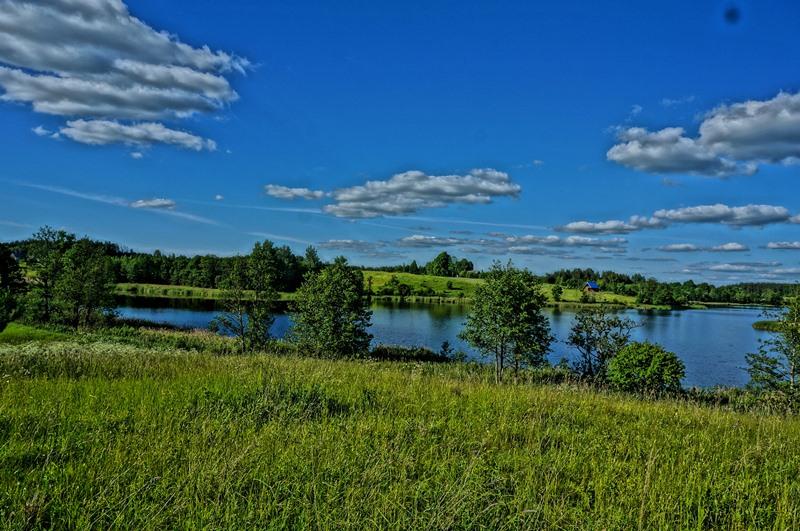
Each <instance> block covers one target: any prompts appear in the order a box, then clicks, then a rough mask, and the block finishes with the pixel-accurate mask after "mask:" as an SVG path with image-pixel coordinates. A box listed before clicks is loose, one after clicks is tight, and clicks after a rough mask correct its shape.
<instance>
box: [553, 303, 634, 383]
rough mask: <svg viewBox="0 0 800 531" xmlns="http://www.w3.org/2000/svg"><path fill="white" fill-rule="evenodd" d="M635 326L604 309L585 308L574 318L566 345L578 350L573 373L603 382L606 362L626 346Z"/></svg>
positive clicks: (630, 321) (631, 322) (628, 320)
mask: <svg viewBox="0 0 800 531" xmlns="http://www.w3.org/2000/svg"><path fill="white" fill-rule="evenodd" d="M637 326H638V325H637V324H636V323H635V322H634V321H632V320H630V319H627V318H622V317H619V316H617V315H614V314H612V313H609V312H608V311H607V310H606V309H605V308H585V309H582V310H580V311H579V312H578V313H577V314H576V315H575V320H574V321H573V323H572V328H571V330H570V333H569V338H568V339H567V343H568V344H569V345H572V346H573V347H575V348H576V349H577V350H578V353H579V355H580V359H579V360H578V361H577V362H576V363H575V367H574V368H575V371H576V372H577V373H578V374H580V375H581V376H582V377H584V378H590V379H595V380H598V381H603V380H604V379H605V374H606V367H607V366H608V362H609V361H611V359H612V358H613V357H614V356H615V355H616V354H617V352H619V351H620V349H622V347H624V346H625V345H627V344H628V341H629V340H630V335H631V331H632V330H633V329H634V328H636V327H637Z"/></svg>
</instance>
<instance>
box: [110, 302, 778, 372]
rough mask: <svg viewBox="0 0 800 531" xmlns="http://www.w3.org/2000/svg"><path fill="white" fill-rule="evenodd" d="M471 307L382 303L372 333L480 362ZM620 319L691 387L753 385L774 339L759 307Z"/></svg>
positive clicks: (201, 320)
mask: <svg viewBox="0 0 800 531" xmlns="http://www.w3.org/2000/svg"><path fill="white" fill-rule="evenodd" d="M118 304H119V306H120V307H119V308H118V310H119V312H120V314H121V315H122V316H123V317H131V318H137V319H146V320H149V321H154V322H164V323H170V324H175V325H179V326H188V327H194V328H206V327H207V326H208V324H209V323H210V322H211V320H212V319H213V318H214V316H215V315H216V314H217V312H218V311H219V308H218V307H217V306H216V305H215V303H214V301H206V300H194V299H155V298H142V297H136V298H121V299H120V300H119V301H118ZM467 309H468V307H467V306H465V305H460V304H438V305H433V304H420V303H411V302H405V303H400V302H385V301H380V302H375V303H374V304H373V306H372V310H373V316H372V328H371V330H370V331H371V333H372V334H373V336H375V341H376V342H380V343H386V344H395V345H405V346H418V345H422V346H426V347H428V348H431V349H434V350H438V349H439V347H440V346H441V344H442V342H443V341H449V342H450V344H451V345H452V346H453V347H454V348H455V349H456V350H459V349H460V350H464V351H465V352H467V354H469V355H470V356H472V357H477V353H476V352H475V351H473V350H472V349H471V348H470V347H469V345H467V344H466V343H464V342H463V341H461V340H459V339H458V333H459V332H460V331H461V329H462V327H463V324H464V320H465V319H466V314H467ZM574 314H575V312H574V310H573V309H569V308H564V309H548V310H547V315H548V318H549V319H550V323H551V326H552V329H553V334H554V335H555V336H556V338H557V341H556V342H555V343H554V344H553V347H552V352H551V354H550V356H549V359H550V361H552V362H553V363H557V362H558V361H559V360H561V359H562V358H566V359H568V360H571V359H573V357H574V352H573V350H572V349H571V348H569V346H568V345H567V344H566V343H565V341H566V339H567V337H568V336H569V328H570V326H571V325H572V319H573V317H574ZM619 314H620V315H621V316H624V317H628V318H630V319H633V320H634V321H636V322H637V323H639V325H640V326H639V328H637V329H636V330H634V332H633V337H634V339H636V340H640V341H642V340H649V341H652V342H656V343H660V344H662V345H664V347H665V348H667V349H669V350H672V351H673V352H675V353H676V354H678V355H679V356H680V357H681V358H682V359H683V361H684V363H685V364H686V379H685V380H684V384H685V385H688V386H693V385H698V386H704V387H708V386H713V385H744V384H745V383H747V373H746V371H745V370H744V367H745V359H744V357H745V354H747V353H748V352H753V351H755V350H756V349H757V348H758V339H759V338H760V337H764V336H765V335H766V333H765V332H759V331H756V330H753V328H752V323H753V322H754V321H757V320H758V319H759V318H760V315H761V310H760V309H758V308H720V309H712V310H683V311H652V310H648V311H641V310H620V311H619ZM290 326H291V319H290V318H289V316H288V315H286V314H281V315H279V316H278V317H277V318H276V320H275V325H274V327H273V334H275V335H276V336H277V337H283V336H284V335H285V334H286V332H287V331H288V329H289V327H290Z"/></svg>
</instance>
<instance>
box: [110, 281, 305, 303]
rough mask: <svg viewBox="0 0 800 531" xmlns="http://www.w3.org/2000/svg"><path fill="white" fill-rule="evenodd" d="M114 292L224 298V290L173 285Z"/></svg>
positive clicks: (128, 286)
mask: <svg viewBox="0 0 800 531" xmlns="http://www.w3.org/2000/svg"><path fill="white" fill-rule="evenodd" d="M114 292H115V293H116V294H117V295H127V296H129V297H155V298H165V299H207V300H217V299H220V298H222V292H223V290H221V289H216V288H197V287H193V286H178V285H172V284H140V283H120V284H117V285H116V286H115V289H114ZM280 298H281V299H282V300H291V299H292V294H291V293H281V294H280Z"/></svg>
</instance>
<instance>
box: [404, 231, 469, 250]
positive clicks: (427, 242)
mask: <svg viewBox="0 0 800 531" xmlns="http://www.w3.org/2000/svg"><path fill="white" fill-rule="evenodd" d="M464 243H474V242H469V241H467V240H465V239H462V238H445V237H441V236H424V235H422V234H414V235H412V236H406V237H405V238H401V239H399V240H398V241H397V242H396V245H397V246H398V247H449V246H451V245H459V244H464Z"/></svg>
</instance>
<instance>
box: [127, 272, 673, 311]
mask: <svg viewBox="0 0 800 531" xmlns="http://www.w3.org/2000/svg"><path fill="white" fill-rule="evenodd" d="M393 276H396V277H397V280H398V281H399V282H400V283H402V284H407V285H408V286H409V287H410V288H411V291H412V292H416V293H419V292H423V291H425V292H427V291H428V290H429V289H430V290H432V291H433V293H432V294H430V295H412V296H410V297H408V298H407V300H409V301H412V302H422V303H447V302H463V301H465V300H466V301H469V299H471V298H472V296H473V295H474V294H475V289H476V288H477V287H478V286H479V285H480V284H481V283H482V282H483V280H482V279H475V278H449V277H437V276H434V275H414V274H412V273H390V272H385V271H364V280H365V282H367V279H370V278H371V279H372V290H373V291H374V292H378V291H379V290H380V288H381V287H383V286H384V285H386V284H387V283H388V282H389V281H390V280H391V278H392V277H393ZM448 285H450V286H451V287H450V288H448ZM543 289H544V291H545V294H546V295H547V297H548V299H549V301H550V304H551V305H554V306H555V305H560V306H584V305H586V303H582V302H581V295H582V291H581V290H578V289H569V288H564V290H563V294H562V296H561V301H560V302H558V303H557V302H556V301H555V300H554V299H553V296H552V289H553V285H552V284H544V285H543ZM116 293H117V294H119V295H129V296H141V297H164V298H172V299H181V298H200V299H219V298H220V296H221V290H218V289H212V288H195V287H191V286H173V285H159V284H117V286H116ZM292 298H293V294H292V293H281V299H282V300H291V299H292ZM376 298H378V297H376ZM380 298H386V299H398V298H399V297H397V296H386V297H380ZM592 298H593V299H594V301H595V302H597V303H601V304H611V305H619V306H625V307H630V308H640V309H653V308H667V307H660V306H652V305H645V304H637V303H636V297H632V296H629V295H618V294H616V293H609V292H600V293H595V294H593V295H592Z"/></svg>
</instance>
